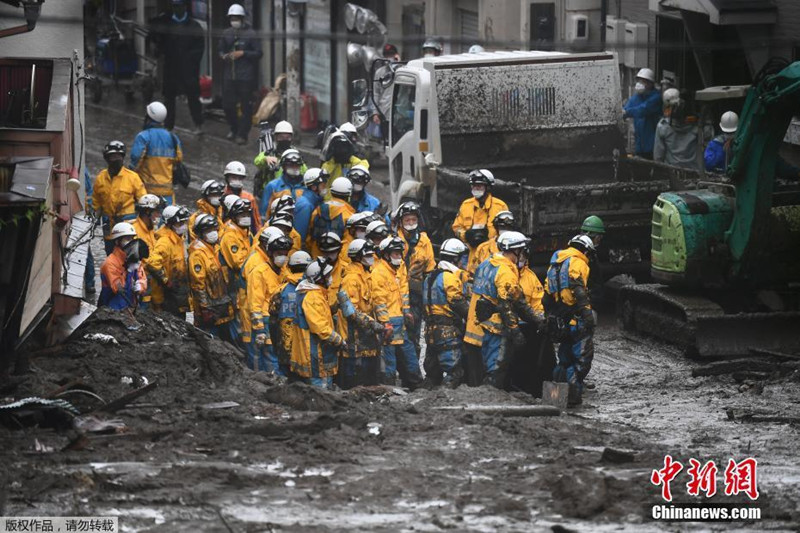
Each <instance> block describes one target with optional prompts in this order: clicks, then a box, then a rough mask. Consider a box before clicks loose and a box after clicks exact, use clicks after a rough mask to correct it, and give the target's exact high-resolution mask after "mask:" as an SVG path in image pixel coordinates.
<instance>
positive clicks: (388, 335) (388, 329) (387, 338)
mask: <svg viewBox="0 0 800 533" xmlns="http://www.w3.org/2000/svg"><path fill="white" fill-rule="evenodd" d="M393 335H394V326H392V325H391V324H389V323H386V324H384V325H383V343H384V344H389V342H391V340H392V336H393Z"/></svg>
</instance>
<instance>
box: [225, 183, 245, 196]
mask: <svg viewBox="0 0 800 533" xmlns="http://www.w3.org/2000/svg"><path fill="white" fill-rule="evenodd" d="M228 186H229V187H230V188H231V189H232V190H234V191H241V190H242V187H244V182H243V181H242V180H231V181H229V182H228ZM237 196H238V195H237Z"/></svg>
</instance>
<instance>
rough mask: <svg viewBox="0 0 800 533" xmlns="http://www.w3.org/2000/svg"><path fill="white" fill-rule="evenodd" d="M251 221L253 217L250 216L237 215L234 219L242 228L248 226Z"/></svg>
mask: <svg viewBox="0 0 800 533" xmlns="http://www.w3.org/2000/svg"><path fill="white" fill-rule="evenodd" d="M252 222H253V219H252V218H250V217H239V218H238V219H237V220H236V223H237V224H238V225H240V226H241V227H243V228H249V227H250V224H251V223H252Z"/></svg>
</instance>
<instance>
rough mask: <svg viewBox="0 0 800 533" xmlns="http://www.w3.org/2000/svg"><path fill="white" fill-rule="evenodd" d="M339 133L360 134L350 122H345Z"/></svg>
mask: <svg viewBox="0 0 800 533" xmlns="http://www.w3.org/2000/svg"><path fill="white" fill-rule="evenodd" d="M339 131H341V132H342V133H358V130H357V129H356V127H355V126H353V125H352V124H351V123H350V122H345V123H344V124H342V125H341V126H339Z"/></svg>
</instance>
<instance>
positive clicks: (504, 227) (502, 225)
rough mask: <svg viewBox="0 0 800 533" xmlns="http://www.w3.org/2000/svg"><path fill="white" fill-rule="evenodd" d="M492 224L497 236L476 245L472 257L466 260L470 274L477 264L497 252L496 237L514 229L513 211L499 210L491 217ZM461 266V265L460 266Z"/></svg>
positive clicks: (476, 267) (473, 271) (473, 272)
mask: <svg viewBox="0 0 800 533" xmlns="http://www.w3.org/2000/svg"><path fill="white" fill-rule="evenodd" d="M492 225H493V226H494V229H495V230H497V236H496V237H495V238H494V239H489V240H488V241H484V242H482V243H481V244H479V245H478V247H477V248H476V249H475V253H474V254H472V258H471V259H470V260H469V262H467V265H466V270H467V271H468V272H469V273H470V274H475V271H476V270H477V269H478V265H480V264H481V263H483V262H484V261H485V260H486V259H489V258H490V257H491V256H493V255H494V254H496V253H498V252H499V251H500V249H499V248H498V247H497V239H498V237H500V235H502V234H503V233H505V232H507V231H514V230H516V223H515V221H514V213H512V212H511V211H500V212H499V213H497V214H496V215H495V216H494V218H493V219H492ZM462 268H463V266H462Z"/></svg>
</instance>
